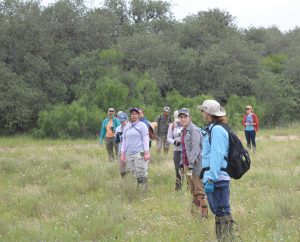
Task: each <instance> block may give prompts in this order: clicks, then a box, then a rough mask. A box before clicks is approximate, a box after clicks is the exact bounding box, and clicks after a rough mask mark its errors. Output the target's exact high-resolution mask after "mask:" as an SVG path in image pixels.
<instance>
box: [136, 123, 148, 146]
mask: <svg viewBox="0 0 300 242" xmlns="http://www.w3.org/2000/svg"><path fill="white" fill-rule="evenodd" d="M138 128H140V131H141V135H142V141H143V147H144V151H145V152H146V151H149V131H148V128H147V125H146V124H145V123H143V122H140V127H138Z"/></svg>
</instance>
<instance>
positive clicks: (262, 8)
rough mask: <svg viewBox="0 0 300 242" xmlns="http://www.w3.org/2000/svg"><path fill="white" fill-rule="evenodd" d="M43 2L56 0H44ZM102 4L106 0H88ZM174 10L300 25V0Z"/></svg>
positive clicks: (178, 3) (181, 0)
mask: <svg viewBox="0 0 300 242" xmlns="http://www.w3.org/2000/svg"><path fill="white" fill-rule="evenodd" d="M41 2H42V4H43V5H45V6H46V5H47V4H48V3H52V2H55V0H41ZM86 2H89V3H90V5H91V6H94V7H99V6H100V4H101V3H103V2H104V1H103V0H87V1H86ZM170 2H171V3H172V4H173V7H172V12H173V13H174V15H175V18H176V19H178V20H180V19H182V18H184V17H186V16H187V15H189V14H196V13H197V12H198V11H205V10H208V9H213V8H219V9H221V10H226V11H227V12H229V13H230V14H231V15H232V16H234V17H236V24H237V26H238V27H241V28H248V27H251V26H253V27H271V26H273V25H275V26H277V27H278V28H279V29H280V30H282V31H288V30H291V29H294V28H295V27H296V26H298V27H300V0H248V1H243V0H170Z"/></svg>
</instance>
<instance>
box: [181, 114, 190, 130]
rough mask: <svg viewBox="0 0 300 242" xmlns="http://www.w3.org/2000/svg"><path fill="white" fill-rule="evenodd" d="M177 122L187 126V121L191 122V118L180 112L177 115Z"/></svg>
mask: <svg viewBox="0 0 300 242" xmlns="http://www.w3.org/2000/svg"><path fill="white" fill-rule="evenodd" d="M179 122H180V124H181V125H182V126H183V127H187V126H188V125H189V123H190V122H191V118H190V117H189V116H187V115H186V114H183V113H182V114H180V115H179Z"/></svg>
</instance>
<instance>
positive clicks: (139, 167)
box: [126, 152, 149, 178]
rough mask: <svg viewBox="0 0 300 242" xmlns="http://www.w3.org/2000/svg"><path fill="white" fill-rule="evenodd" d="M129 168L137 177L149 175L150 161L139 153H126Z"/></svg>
mask: <svg viewBox="0 0 300 242" xmlns="http://www.w3.org/2000/svg"><path fill="white" fill-rule="evenodd" d="M126 161H127V162H126V163H127V169H129V170H130V171H132V173H133V175H134V176H135V177H136V178H139V177H143V178H145V177H148V164H149V161H145V160H144V156H142V155H141V154H140V152H139V153H136V154H132V155H126Z"/></svg>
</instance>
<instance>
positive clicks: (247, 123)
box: [243, 105, 258, 152]
mask: <svg viewBox="0 0 300 242" xmlns="http://www.w3.org/2000/svg"><path fill="white" fill-rule="evenodd" d="M243 125H244V130H245V137H246V141H247V148H248V149H249V150H250V149H251V144H252V151H253V152H255V151H256V141H255V137H256V132H257V131H258V117H257V115H256V114H255V113H254V111H253V108H252V107H251V106H250V105H247V106H246V114H245V115H244V117H243Z"/></svg>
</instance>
